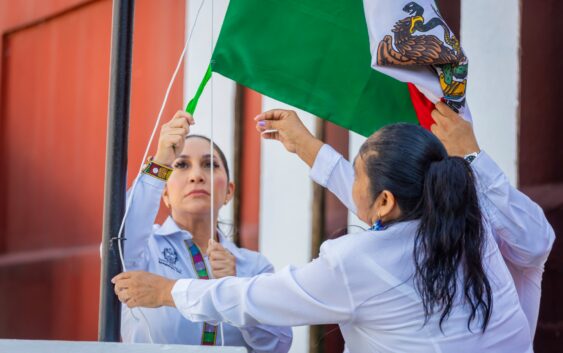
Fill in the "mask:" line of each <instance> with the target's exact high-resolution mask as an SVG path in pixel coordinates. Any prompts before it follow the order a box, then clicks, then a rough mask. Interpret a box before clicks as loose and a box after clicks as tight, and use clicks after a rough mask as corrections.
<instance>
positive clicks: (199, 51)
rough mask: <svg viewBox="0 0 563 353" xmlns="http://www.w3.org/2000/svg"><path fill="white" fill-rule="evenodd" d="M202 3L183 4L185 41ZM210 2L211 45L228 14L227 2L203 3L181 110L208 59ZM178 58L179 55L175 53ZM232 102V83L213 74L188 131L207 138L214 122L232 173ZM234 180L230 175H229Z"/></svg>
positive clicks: (225, 213)
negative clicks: (185, 21) (185, 24)
mask: <svg viewBox="0 0 563 353" xmlns="http://www.w3.org/2000/svg"><path fill="white" fill-rule="evenodd" d="M202 1H203V0H187V2H186V12H187V13H186V16H187V19H188V20H187V26H186V37H185V38H186V39H187V38H188V34H189V31H190V30H191V29H192V27H193V24H194V21H195V18H196V13H197V10H198V9H199V7H200V4H201V2H202ZM212 3H213V44H214V43H215V42H216V41H217V37H218V36H219V31H220V29H221V25H222V23H223V18H224V17H225V13H226V11H227V5H228V4H229V2H228V0H206V1H205V3H204V4H203V7H202V9H201V12H200V14H199V18H198V20H197V25H196V27H195V30H194V31H193V34H192V38H191V41H190V46H189V47H188V51H187V53H186V60H185V62H186V65H185V67H184V72H185V75H184V107H185V106H186V104H187V102H188V101H189V100H190V99H191V98H192V97H193V95H194V94H195V92H196V90H197V88H198V86H199V83H200V82H201V79H202V78H203V75H204V74H205V71H206V70H207V67H208V65H209V60H210V58H211V53H212V48H211V32H212V30H211V23H212V21H211V13H212V11H211V4H212ZM178 55H180V53H178ZM212 90H213V116H211V110H212V109H211V91H212ZM234 99H235V84H234V82H233V81H231V80H228V79H226V78H224V77H223V76H220V75H218V74H216V73H214V74H213V76H212V78H211V80H209V82H208V83H207V87H206V89H205V91H204V92H203V94H202V96H201V98H200V100H199V104H198V106H197V109H196V111H195V114H194V118H195V120H196V124H195V125H194V126H193V127H192V128H191V132H192V133H195V134H200V135H205V136H210V135H211V121H213V140H214V141H215V143H216V144H217V145H218V146H219V147H220V148H221V149H222V150H223V152H224V153H225V156H226V157H227V162H228V163H229V167H230V170H231V174H232V171H233V167H234V165H233V160H234ZM231 177H233V175H231ZM220 219H222V220H226V221H229V222H232V221H233V203H232V202H231V203H229V204H228V205H227V206H225V207H223V208H222V209H221V211H220Z"/></svg>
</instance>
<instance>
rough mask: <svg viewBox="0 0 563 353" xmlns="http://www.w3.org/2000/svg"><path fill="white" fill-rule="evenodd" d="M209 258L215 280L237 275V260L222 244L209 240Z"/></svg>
mask: <svg viewBox="0 0 563 353" xmlns="http://www.w3.org/2000/svg"><path fill="white" fill-rule="evenodd" d="M207 256H208V257H209V263H210V264H211V271H212V272H213V278H217V279H219V278H223V277H227V276H236V275H237V259H236V258H235V257H234V256H233V254H231V253H230V252H229V251H228V250H227V249H225V248H224V247H223V245H221V243H219V242H217V241H215V240H212V239H209V245H208V246H207Z"/></svg>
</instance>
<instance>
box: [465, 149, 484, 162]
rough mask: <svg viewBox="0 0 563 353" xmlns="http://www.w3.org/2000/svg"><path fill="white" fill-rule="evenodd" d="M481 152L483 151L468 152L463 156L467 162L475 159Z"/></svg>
mask: <svg viewBox="0 0 563 353" xmlns="http://www.w3.org/2000/svg"><path fill="white" fill-rule="evenodd" d="M479 153H481V151H479V152H473V153H469V154H466V155H465V156H463V159H465V160H466V161H467V163H471V162H473V161H474V160H475V158H477V156H478V155H479Z"/></svg>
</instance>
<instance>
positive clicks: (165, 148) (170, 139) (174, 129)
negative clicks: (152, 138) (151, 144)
mask: <svg viewBox="0 0 563 353" xmlns="http://www.w3.org/2000/svg"><path fill="white" fill-rule="evenodd" d="M193 124H195V121H194V118H193V117H192V116H191V115H190V114H188V113H186V112H184V111H181V110H179V111H177V112H176V114H174V117H173V118H172V119H171V120H170V121H169V122H167V123H166V124H164V125H162V127H161V128H160V137H159V139H158V149H157V151H156V155H155V156H154V159H153V160H154V162H156V163H158V164H162V165H165V166H171V165H172V163H173V162H174V160H175V159H176V158H178V156H179V155H180V153H182V150H183V149H184V142H185V140H186V136H187V135H188V133H189V132H190V125H193Z"/></svg>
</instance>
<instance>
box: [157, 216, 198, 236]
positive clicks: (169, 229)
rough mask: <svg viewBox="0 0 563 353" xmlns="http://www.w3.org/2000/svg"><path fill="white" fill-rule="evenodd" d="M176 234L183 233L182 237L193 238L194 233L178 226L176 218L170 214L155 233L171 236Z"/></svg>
mask: <svg viewBox="0 0 563 353" xmlns="http://www.w3.org/2000/svg"><path fill="white" fill-rule="evenodd" d="M174 234H181V236H182V239H191V238H192V234H191V233H190V232H188V231H186V230H183V229H181V228H180V227H178V225H177V224H176V222H174V220H173V219H172V217H170V216H168V218H166V221H164V223H162V226H160V228H158V229H157V230H156V231H155V232H154V235H159V236H171V235H174Z"/></svg>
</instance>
